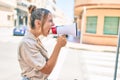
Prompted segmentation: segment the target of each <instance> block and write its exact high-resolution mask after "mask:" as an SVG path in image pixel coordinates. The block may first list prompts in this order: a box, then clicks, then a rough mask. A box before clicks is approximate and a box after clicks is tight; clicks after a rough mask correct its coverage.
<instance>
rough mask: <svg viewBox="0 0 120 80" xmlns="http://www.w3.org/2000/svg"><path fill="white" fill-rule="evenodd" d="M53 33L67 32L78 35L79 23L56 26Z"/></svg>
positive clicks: (66, 33)
mask: <svg viewBox="0 0 120 80" xmlns="http://www.w3.org/2000/svg"><path fill="white" fill-rule="evenodd" d="M51 29H52V33H53V34H65V35H72V36H75V37H76V36H77V25H76V23H74V24H71V25H63V26H54V27H52V28H51Z"/></svg>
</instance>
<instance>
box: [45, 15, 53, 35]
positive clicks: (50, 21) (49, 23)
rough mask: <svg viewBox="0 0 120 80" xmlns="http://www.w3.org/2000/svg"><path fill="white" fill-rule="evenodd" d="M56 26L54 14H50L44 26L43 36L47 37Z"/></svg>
mask: <svg viewBox="0 0 120 80" xmlns="http://www.w3.org/2000/svg"><path fill="white" fill-rule="evenodd" d="M53 25H54V23H53V19H52V14H50V13H49V14H48V17H47V19H46V22H45V24H44V26H43V35H44V36H47V35H48V34H49V32H50V29H51V27H52V26H53Z"/></svg>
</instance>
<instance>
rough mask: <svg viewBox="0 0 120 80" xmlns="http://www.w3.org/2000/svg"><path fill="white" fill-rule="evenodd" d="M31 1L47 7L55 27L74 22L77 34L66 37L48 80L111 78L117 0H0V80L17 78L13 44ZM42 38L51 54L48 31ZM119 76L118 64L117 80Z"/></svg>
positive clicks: (24, 23)
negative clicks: (66, 40) (63, 46)
mask: <svg viewBox="0 0 120 80" xmlns="http://www.w3.org/2000/svg"><path fill="white" fill-rule="evenodd" d="M31 4H32V5H35V6H37V7H38V8H46V9H49V10H50V11H51V12H52V14H53V21H54V23H55V25H57V26H60V25H70V24H73V23H76V24H77V30H78V32H79V36H77V37H73V36H72V37H71V36H69V39H70V42H69V41H68V43H67V46H66V47H65V48H63V50H62V51H61V55H60V57H59V60H58V62H59V63H60V64H57V66H56V67H55V70H54V71H53V72H52V73H51V75H50V77H49V79H50V80H113V77H114V71H115V62H116V53H117V46H118V34H119V26H120V0H99V1H98V0H0V65H1V66H0V80H20V79H21V77H20V68H19V65H18V61H17V47H18V45H19V42H20V40H21V39H22V38H23V36H24V34H25V31H26V30H27V28H29V25H28V16H29V13H28V6H29V5H31ZM15 31H17V32H16V34H14V32H15ZM19 32H20V33H19ZM19 34H20V35H19ZM44 39H45V41H46V40H47V41H46V42H44ZM44 39H43V42H44V43H45V44H44V45H45V47H46V49H47V50H48V52H49V53H51V51H52V49H53V47H54V44H55V38H54V37H53V35H52V34H51V35H49V36H48V37H47V38H44ZM73 39H74V40H75V41H76V40H77V43H75V42H72V41H71V40H73ZM119 75H120V66H119V65H118V74H117V79H118V80H119V79H120V76H119ZM114 80H115V79H114Z"/></svg>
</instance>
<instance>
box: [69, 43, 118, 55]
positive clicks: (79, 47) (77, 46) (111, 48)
mask: <svg viewBox="0 0 120 80" xmlns="http://www.w3.org/2000/svg"><path fill="white" fill-rule="evenodd" d="M67 47H69V48H71V49H76V50H86V51H100V52H113V53H115V52H116V51H117V46H102V45H92V44H81V43H79V44H78V43H72V42H68V44H67Z"/></svg>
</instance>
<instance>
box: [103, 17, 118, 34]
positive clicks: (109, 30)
mask: <svg viewBox="0 0 120 80" xmlns="http://www.w3.org/2000/svg"><path fill="white" fill-rule="evenodd" d="M118 26H119V17H108V16H107V17H105V19H104V34H107V35H117V34H118Z"/></svg>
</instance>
